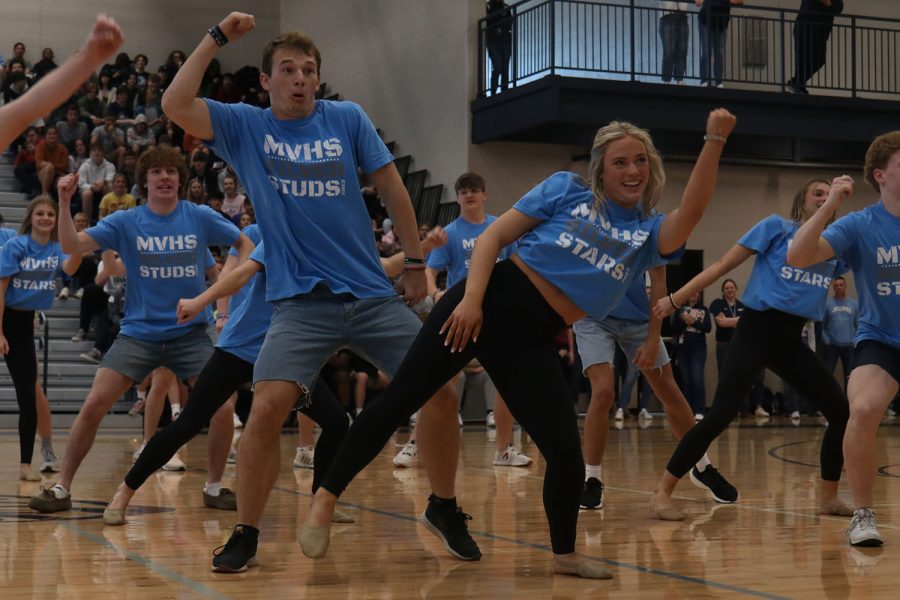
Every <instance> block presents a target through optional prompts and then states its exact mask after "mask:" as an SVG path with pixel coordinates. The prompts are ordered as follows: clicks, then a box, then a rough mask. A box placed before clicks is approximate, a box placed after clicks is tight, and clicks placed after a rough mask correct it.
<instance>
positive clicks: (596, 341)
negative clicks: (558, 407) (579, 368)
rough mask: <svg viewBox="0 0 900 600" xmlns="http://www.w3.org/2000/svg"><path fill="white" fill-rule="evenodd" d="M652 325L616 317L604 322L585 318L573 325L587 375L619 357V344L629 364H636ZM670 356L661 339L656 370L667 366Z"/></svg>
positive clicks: (608, 318) (579, 353)
mask: <svg viewBox="0 0 900 600" xmlns="http://www.w3.org/2000/svg"><path fill="white" fill-rule="evenodd" d="M648 327H649V323H639V322H637V321H626V320H625V319H616V318H615V317H606V318H605V319H603V320H597V319H593V318H591V317H585V318H583V319H581V320H580V321H576V322H575V324H574V325H572V330H573V331H574V332H575V342H576V344H577V345H578V356H580V357H581V364H582V365H583V368H584V370H585V372H586V371H587V369H588V367H590V366H592V365H602V364H605V363H609V364H612V363H613V360H614V359H615V356H616V344H619V347H620V348H622V352H624V353H625V356H627V357H628V361H629V362H634V357H635V355H636V354H637V351H638V348H640V347H641V346H642V345H643V344H644V342H645V341H647V328H648ZM668 362H669V353H668V352H666V346H665V344H663V341H662V338H659V353H658V354H657V355H656V364H655V365H654V366H653V368H654V369H659V368H662V367H663V366H665V365H666V364H668Z"/></svg>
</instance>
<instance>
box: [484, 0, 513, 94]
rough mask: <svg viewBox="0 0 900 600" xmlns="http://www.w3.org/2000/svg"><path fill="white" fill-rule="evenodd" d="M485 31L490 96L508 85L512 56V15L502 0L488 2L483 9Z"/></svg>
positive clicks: (489, 0)
mask: <svg viewBox="0 0 900 600" xmlns="http://www.w3.org/2000/svg"><path fill="white" fill-rule="evenodd" d="M485 14H486V15H487V31H486V39H485V45H486V46H487V51H488V57H489V58H490V59H491V94H495V93H497V88H498V87H499V89H500V90H501V91H502V90H506V88H507V86H508V85H509V59H510V57H511V56H512V27H513V13H512V11H511V10H510V8H509V7H508V6H506V2H504V1H503V0H488V2H487V6H486V7H485Z"/></svg>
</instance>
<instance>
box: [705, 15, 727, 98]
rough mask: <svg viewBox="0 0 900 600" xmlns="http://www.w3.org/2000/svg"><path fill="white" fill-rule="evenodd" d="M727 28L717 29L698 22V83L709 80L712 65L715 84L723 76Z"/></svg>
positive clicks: (719, 81)
mask: <svg viewBox="0 0 900 600" xmlns="http://www.w3.org/2000/svg"><path fill="white" fill-rule="evenodd" d="M727 35H728V29H727V28H725V29H718V28H717V27H710V26H708V25H704V24H703V23H700V85H704V84H706V83H707V82H708V81H709V70H710V66H712V71H713V77H715V85H719V84H720V83H722V78H723V77H724V76H725V38H726V36H727Z"/></svg>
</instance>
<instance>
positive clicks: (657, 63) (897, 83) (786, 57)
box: [478, 0, 900, 100]
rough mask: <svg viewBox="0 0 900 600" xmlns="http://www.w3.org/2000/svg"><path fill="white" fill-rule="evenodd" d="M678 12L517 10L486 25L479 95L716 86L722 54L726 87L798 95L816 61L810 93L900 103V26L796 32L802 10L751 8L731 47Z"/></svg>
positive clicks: (733, 31)
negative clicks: (571, 81) (641, 85)
mask: <svg viewBox="0 0 900 600" xmlns="http://www.w3.org/2000/svg"><path fill="white" fill-rule="evenodd" d="M670 4H671V3H670ZM680 4H681V5H682V7H690V10H687V11H684V12H679V13H673V11H671V10H667V9H665V8H663V5H662V4H661V3H660V2H658V1H653V0H618V1H616V0H612V1H607V2H591V1H588V0H525V1H522V2H519V3H517V4H515V5H511V6H510V7H509V9H510V10H509V13H508V15H509V16H508V17H506V18H502V19H496V18H495V19H488V18H482V19H481V20H479V22H478V51H479V57H480V58H479V63H478V94H479V96H480V97H484V96H490V95H493V94H497V93H501V92H502V91H503V90H504V89H509V88H514V87H516V86H520V85H522V84H524V83H527V82H530V81H534V80H536V79H540V78H542V77H546V76H547V75H565V76H570V77H581V78H592V79H612V80H623V81H642V82H655V83H660V82H671V83H676V82H678V81H679V80H680V82H682V83H684V84H687V85H691V84H693V85H698V84H700V85H707V86H713V85H717V84H718V83H720V82H719V81H718V80H717V78H716V76H715V73H716V64H715V58H716V57H717V56H718V55H719V54H720V55H721V59H722V78H721V83H722V84H723V86H724V87H729V88H736V89H747V90H768V91H772V92H790V91H795V90H792V85H791V84H792V83H794V81H793V78H794V77H795V75H796V74H797V73H798V71H799V72H800V74H801V75H803V74H804V73H805V72H806V71H810V70H811V68H812V67H809V66H805V65H807V64H808V61H812V63H813V64H818V63H821V67H820V68H818V69H816V70H815V72H813V73H809V75H810V79H809V81H808V82H807V83H806V85H805V88H806V89H808V90H810V91H812V90H815V91H816V93H824V94H828V95H834V96H844V97H852V98H857V97H867V98H877V99H888V100H896V99H898V98H900V19H887V18H883V17H867V16H861V15H849V14H848V15H840V16H837V17H835V19H834V25H833V27H831V28H829V27H827V26H823V25H815V24H808V25H805V24H804V25H799V24H797V23H795V21H796V19H797V14H798V12H797V11H794V10H782V9H774V8H764V7H753V6H747V5H743V6H734V7H732V11H731V18H730V21H729V23H728V27H727V29H726V31H725V35H724V39H721V38H719V39H716V38H715V36H713V35H709V30H706V31H703V29H704V28H702V27H701V26H700V25H699V23H698V17H697V15H698V13H697V8H696V7H695V6H694V3H693V2H687V3H684V2H682V3H680ZM703 34H706V35H703ZM823 38H826V39H827V42H826V43H825V45H824V54H822V55H820V56H816V54H817V52H818V51H819V50H818V47H820V44H821V40H822V39H823ZM701 40H702V42H701ZM817 40H819V43H817ZM720 42H721V43H722V45H721V49H722V51H721V53H719V52H717V46H716V44H717V43H720ZM504 63H505V64H504ZM504 67H505V68H504ZM504 73H505V74H506V75H507V77H506V79H507V80H508V81H506V82H504V78H503V77H502V75H503V74H504ZM707 74H709V76H707ZM492 75H493V76H494V77H493V81H492ZM504 83H505V85H504Z"/></svg>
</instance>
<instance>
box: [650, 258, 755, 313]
mask: <svg viewBox="0 0 900 600" xmlns="http://www.w3.org/2000/svg"><path fill="white" fill-rule="evenodd" d="M751 256H753V251H752V250H750V249H749V248H747V247H745V246H741V245H740V244H735V245H734V246H732V247H731V249H730V250H729V251H728V252H726V253H725V255H724V256H723V257H722V258H720V259H719V260H717V261H716V262H714V263H713V264H711V265H710V266H709V267H707V268H706V269H704V270H703V271H702V272H701V273H700V274H699V275H697V276H696V277H694V278H693V279H691V280H690V281H688V282H687V283H686V284H684V287H682V288H681V289H680V290H678V291H677V292H674V293H672V294H670V295H669V296H667V297H665V298H661V299H660V300H658V301H657V302H656V304H655V305H654V306H653V312H654V313H656V315H657V316H659V317H667V316H669V315H671V314H672V313H673V312H675V306H676V305H677V306H683V305H684V303H685V302H687V299H688V298H690V297H691V294H693V293H695V292H701V291H703V290H705V289H706V288H708V287H709V286H710V285H712V284H713V282H715V281H716V280H717V279H719V278H720V277H722V276H723V275H725V274H726V273H728V272H729V271H731V270H732V269H734V268H735V267H737V266H738V265H740V264H741V263H743V262H744V261H745V260H747V259H748V258H750V257H751ZM673 303H674V304H673Z"/></svg>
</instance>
